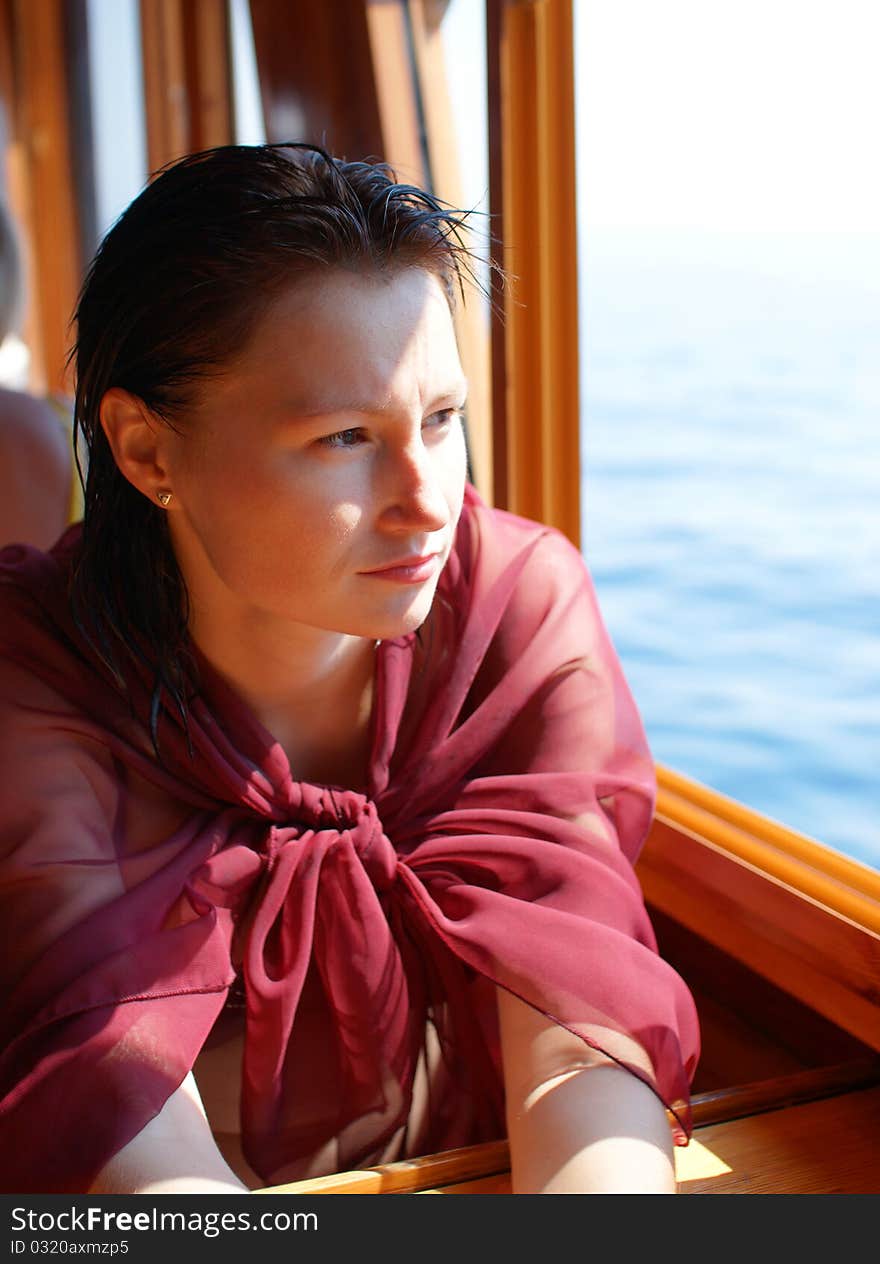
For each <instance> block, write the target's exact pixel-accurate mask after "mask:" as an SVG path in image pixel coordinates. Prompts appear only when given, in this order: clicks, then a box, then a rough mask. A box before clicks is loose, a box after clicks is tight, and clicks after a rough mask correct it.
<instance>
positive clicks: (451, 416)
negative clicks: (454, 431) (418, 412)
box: [431, 408, 461, 426]
mask: <svg viewBox="0 0 880 1264" xmlns="http://www.w3.org/2000/svg"><path fill="white" fill-rule="evenodd" d="M459 417H461V409H460V408H441V409H440V411H439V412H438V413H434V414H433V416H432V418H431V420H432V421H437V422H438V423H439V424H440V425H441V426H445V425H448V424H449V423H450V422H452V421H455V420H457V419H458V418H459Z"/></svg>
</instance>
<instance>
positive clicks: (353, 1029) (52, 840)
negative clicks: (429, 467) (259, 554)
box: [0, 485, 698, 1192]
mask: <svg viewBox="0 0 880 1264" xmlns="http://www.w3.org/2000/svg"><path fill="white" fill-rule="evenodd" d="M78 531H79V528H78V527H72V528H70V529H69V531H68V532H67V533H66V534H65V536H63V537H62V539H61V540H60V541H59V543H58V544H57V545H56V546H55V548H54V549H53V550H52V552H51V553H49V554H42V553H39V552H37V551H35V550H30V549H27V548H24V547H22V546H10V547H9V548H7V549H5V550H4V551H3V552H2V553H0V916H2V922H3V932H4V941H5V944H6V949H5V951H4V953H3V959H2V963H0V989H2V1010H0V1013H2V1017H0V1024H2V1055H0V1186H2V1188H3V1189H5V1190H7V1191H15V1192H27V1191H43V1192H52V1191H59V1192H63V1191H74V1192H75V1191H82V1190H84V1189H87V1188H88V1185H89V1183H90V1182H91V1181H92V1180H93V1179H94V1177H95V1175H96V1174H97V1173H98V1172H99V1171H100V1169H101V1168H102V1166H103V1165H104V1164H105V1163H106V1162H107V1161H108V1159H109V1158H110V1157H112V1155H113V1154H115V1153H116V1152H118V1151H119V1150H120V1149H121V1148H122V1147H123V1146H124V1145H125V1144H126V1143H127V1142H128V1141H129V1140H130V1139H131V1138H132V1137H133V1136H135V1135H136V1134H137V1133H138V1132H139V1131H140V1130H141V1128H143V1127H144V1125H145V1124H146V1123H147V1122H148V1121H149V1120H150V1119H151V1118H152V1117H153V1116H154V1115H155V1114H156V1113H157V1112H158V1111H159V1110H160V1109H161V1107H162V1105H163V1103H164V1102H165V1101H166V1100H167V1098H168V1097H169V1095H170V1094H171V1093H172V1092H173V1091H174V1090H175V1088H176V1087H177V1086H178V1085H179V1084H180V1083H181V1081H182V1080H183V1078H184V1077H185V1076H186V1074H187V1072H188V1071H189V1070H190V1069H191V1068H192V1066H193V1063H194V1061H195V1059H196V1057H197V1055H198V1054H199V1051H200V1050H201V1049H202V1047H203V1045H204V1044H205V1042H206V1040H207V1038H208V1037H209V1033H210V1032H211V1029H212V1027H214V1024H215V1022H216V1020H217V1019H218V1016H219V1015H221V1011H223V1012H226V1011H224V1005H226V1003H227V999H228V997H230V996H238V997H239V999H240V1000H241V1002H242V1004H243V1007H244V1056H243V1066H242V1083H241V1121H240V1122H241V1135H242V1144H243V1148H244V1153H245V1155H246V1157H247V1160H248V1163H249V1164H250V1165H251V1167H252V1168H253V1169H254V1171H255V1172H257V1173H258V1174H259V1175H260V1177H261V1178H262V1179H264V1180H265V1181H266V1183H267V1184H270V1183H277V1182H280V1181H282V1180H289V1179H294V1178H295V1177H296V1176H297V1175H300V1174H303V1173H308V1174H316V1173H317V1172H319V1171H321V1170H322V1164H323V1165H324V1166H325V1168H326V1167H327V1165H330V1170H336V1169H337V1168H347V1167H353V1166H357V1165H359V1164H363V1163H367V1162H370V1161H371V1159H372V1160H373V1161H374V1160H375V1156H376V1154H378V1153H380V1152H381V1149H382V1146H383V1144H385V1143H387V1142H388V1141H389V1139H392V1138H394V1137H397V1138H399V1139H400V1140H401V1146H402V1149H401V1153H409V1154H414V1153H425V1152H429V1151H435V1150H439V1149H442V1148H449V1147H451V1146H456V1145H465V1144H470V1143H473V1142H477V1141H481V1140H490V1139H493V1138H497V1137H500V1136H503V1135H504V1094H503V1085H502V1078H501V1059H500V1048H499V1040H498V1030H497V1017H496V1014H495V1004H494V999H495V992H494V985H496V984H500V985H501V986H502V987H503V988H506V989H509V990H510V991H511V992H513V993H515V994H516V995H517V996H519V997H521V998H522V999H523V1000H525V1001H526V1002H527V1003H528V1004H529V1005H531V1006H534V1007H535V1008H536V1009H538V1010H540V1011H541V1012H542V1013H543V1014H545V1015H547V1016H549V1017H550V1018H552V1019H553V1020H554V1021H555V1022H557V1023H559V1024H561V1025H563V1026H564V1027H566V1028H568V1029H569V1031H571V1032H573V1033H575V1034H576V1035H577V1036H579V1037H581V1038H582V1039H583V1040H584V1042H585V1043H586V1044H587V1045H589V1046H591V1047H593V1048H597V1049H601V1050H603V1051H605V1052H606V1053H607V1054H609V1056H611V1057H612V1058H614V1059H615V1060H616V1061H617V1062H619V1063H620V1064H621V1065H622V1066H624V1067H626V1068H627V1069H628V1070H630V1071H631V1072H632V1073H633V1074H635V1075H637V1076H639V1077H640V1078H641V1079H643V1080H644V1081H645V1082H647V1083H648V1084H649V1085H650V1086H651V1087H652V1088H653V1089H654V1091H655V1092H656V1093H657V1094H658V1095H659V1097H660V1098H661V1099H662V1100H663V1102H664V1103H665V1104H666V1105H667V1107H668V1108H669V1109H670V1110H671V1111H672V1112H673V1113H674V1117H675V1120H676V1123H675V1128H674V1132H675V1137H676V1140H677V1141H678V1142H679V1143H683V1142H684V1141H685V1140H686V1137H687V1135H688V1133H689V1128H690V1123H689V1116H688V1105H687V1102H688V1089H689V1083H690V1080H691V1078H692V1075H693V1071H694V1069H695V1064H696V1059H697V1054H698V1034H697V1023H696V1016H695V1011H694V1007H693V1002H692V1000H691V997H690V993H689V992H688V990H687V988H686V986H685V985H684V983H683V982H682V980H681V979H680V977H679V976H678V975H677V974H676V973H675V972H674V970H673V969H672V968H671V967H670V966H669V965H668V964H666V963H665V962H664V961H663V960H662V959H661V958H660V957H659V955H658V954H657V951H656V943H655V940H654V936H653V933H652V928H651V925H650V922H649V919H648V916H647V914H646V911H645V907H644V903H643V900H642V896H641V892H640V889H639V886H638V882H637V880H636V878H635V875H634V872H633V862H634V861H635V859H636V856H637V853H638V850H639V847H640V846H641V844H642V842H643V840H644V838H645V835H646V833H647V830H648V828H649V825H650V822H651V818H652V814H653V808H654V795H655V781H654V770H653V762H652V758H651V754H650V751H649V749H648V745H647V742H646V739H645V733H644V729H643V726H642V723H641V720H640V717H639V714H638V710H637V708H636V705H635V703H634V701H633V698H632V696H631V693H630V691H629V689H628V687H627V684H626V681H625V679H624V676H623V674H622V671H621V668H620V664H619V661H618V659H617V657H616V655H615V652H614V649H613V647H612V644H611V642H610V640H609V637H608V635H607V632H606V630H605V627H604V625H603V621H602V617H601V614H600V611H599V608H598V605H597V601H596V596H595V592H594V589H593V585H592V582H591V579H590V576H589V572H588V570H587V567H586V565H585V563H584V561H583V559H582V558H581V555H580V554H579V553H578V551H577V550H576V549H575V548H574V547H573V546H572V545H571V544H570V542H569V541H568V540H567V539H566V538H565V537H564V536H563V535H562V534H561V533H559V532H558V531H555V530H553V529H551V528H548V527H545V526H542V525H539V524H537V523H533V522H530V521H528V520H526V519H523V518H520V517H517V516H515V515H512V514H509V513H506V512H503V511H501V510H497V509H494V508H491V507H489V506H487V505H485V504H484V502H483V501H482V500H481V498H480V496H479V495H478V493H477V492H476V491H475V489H474V488H473V487H471V486H470V485H468V487H467V489H466V495H465V503H464V508H463V511H462V515H461V518H460V520H459V523H458V528H457V534H456V543H455V548H454V549H453V551H452V553H451V554H450V557H449V560H448V562H447V564H446V566H445V568H444V571H443V573H442V575H441V577H440V582H439V585H438V588H437V592H436V595H435V599H434V603H433V606H432V609H431V613H430V615H429V617H428V619H427V620H426V622H425V624H423V626H422V628H421V629H419V632H418V634H416V633H410V634H408V635H406V636H402V637H400V638H398V639H396V640H389V641H384V642H382V643H381V645H380V646H379V649H378V651H377V662H376V679H375V689H374V695H373V711H372V717H371V747H370V756H369V765H368V783H367V786H366V793H363V792H361V791H356V790H353V789H350V788H346V787H340V786H328V785H319V784H315V783H311V782H306V781H299V780H297V778H296V770H295V769H293V770H292V769H291V768H290V766H289V763H288V760H287V758H286V756H285V754H284V752H283V750H282V748H281V747H280V745H279V744H278V743H277V742H275V741H274V740H273V738H272V736H271V734H270V733H268V732H267V731H266V730H265V729H264V728H263V727H262V725H261V724H260V723H259V722H258V720H257V719H256V717H255V716H254V715H253V713H252V712H251V711H250V709H249V708H248V707H247V706H246V705H245V704H244V702H243V701H242V700H241V699H240V698H239V697H238V696H237V694H236V693H235V691H234V690H233V688H232V687H231V686H230V685H229V684H228V683H226V682H225V681H224V680H222V679H221V678H220V676H219V674H218V673H216V672H215V671H213V669H212V668H211V667H210V665H209V664H208V663H207V662H206V661H205V660H204V659H203V658H202V657H201V656H200V655H199V654H198V652H197V651H196V659H197V661H198V663H199V665H200V669H201V672H200V676H201V683H200V687H199V690H198V692H197V694H196V696H195V697H194V698H193V699H192V701H191V704H190V719H189V740H188V739H187V735H186V734H185V732H184V730H183V728H182V726H181V723H180V720H179V718H178V717H177V716H176V715H175V714H174V713H173V712H172V711H171V710H170V709H169V710H167V711H163V712H162V714H161V717H160V724H159V742H160V753H161V762H160V761H158V760H157V759H156V757H155V755H154V753H153V750H152V747H151V743H150V739H149V707H150V692H151V677H150V672H149V671H148V670H147V668H146V667H145V668H143V669H138V670H135V669H134V668H132V669H131V670H130V672H129V676H128V679H127V681H126V684H127V693H126V691H123V690H122V689H121V688H120V687H119V686H118V685H117V684H116V683H115V682H114V680H113V679H112V677H111V676H110V674H109V673H108V672H107V670H106V669H105V668H104V667H103V666H102V665H101V664H100V662H99V660H98V659H97V657H96V656H95V655H94V654H93V653H92V651H91V650H90V649H89V647H88V645H87V644H86V642H85V641H84V640H83V638H82V637H81V636H80V635H79V633H78V632H77V630H76V629H75V627H74V625H73V622H72V620H71V617H70V614H69V609H68V601H67V595H66V594H67V586H68V581H69V572H70V567H71V565H72V563H73V560H74V559H75V556H76V546H77V540H78ZM135 582H136V579H135ZM190 743H191V745H190ZM316 1023H317V1026H316ZM316 1031H320V1040H316V1038H315V1032H316ZM428 1046H430V1047H431V1049H432V1050H433V1060H434V1064H435V1066H436V1068H437V1071H436V1075H435V1076H434V1078H433V1079H432V1080H431V1081H430V1085H429V1090H428V1092H427V1096H426V1099H425V1104H424V1105H423V1107H422V1108H421V1109H420V1114H419V1119H418V1120H414V1118H413V1117H412V1116H413V1101H414V1091H415V1088H416V1085H417V1081H419V1077H420V1076H422V1075H423V1071H424V1066H425V1056H426V1049H427V1048H428ZM328 1155H329V1156H332V1157H330V1158H328V1157H327V1156H328ZM322 1156H323V1157H322Z"/></svg>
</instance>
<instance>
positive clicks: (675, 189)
mask: <svg viewBox="0 0 880 1264" xmlns="http://www.w3.org/2000/svg"><path fill="white" fill-rule="evenodd" d="M574 7H575V20H576V26H577V34H576V48H577V79H578V120H579V128H580V132H579V137H578V156H579V160H580V181H581V183H580V199H581V205H582V210H583V213H584V215H585V216H586V219H587V222H588V223H589V224H590V226H591V227H594V228H598V227H605V226H612V225H613V226H616V227H624V226H639V227H642V226H644V227H647V226H653V227H680V228H693V227H696V228H723V229H728V228H732V229H749V230H751V229H759V230H778V229H783V230H789V231H790V230H792V229H795V230H797V229H800V230H802V231H840V230H843V231H863V232H877V231H880V164H878V162H877V151H878V141H877V128H878V121H880V75H878V73H877V59H878V49H880V0H574Z"/></svg>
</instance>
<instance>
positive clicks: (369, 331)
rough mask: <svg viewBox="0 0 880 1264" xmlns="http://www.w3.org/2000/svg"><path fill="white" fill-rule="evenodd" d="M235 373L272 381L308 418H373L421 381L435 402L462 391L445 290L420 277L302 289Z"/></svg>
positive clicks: (337, 277) (359, 277) (268, 318)
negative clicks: (337, 414) (392, 396)
mask: <svg viewBox="0 0 880 1264" xmlns="http://www.w3.org/2000/svg"><path fill="white" fill-rule="evenodd" d="M236 367H237V368H239V369H240V370H243V371H244V375H245V376H248V375H249V374H248V370H250V372H251V373H252V374H253V375H254V376H261V375H264V376H265V375H268V377H269V378H270V379H271V380H272V381H273V382H275V383H276V384H277V385H278V387H279V389H280V390H281V391H283V393H284V396H285V402H286V403H287V405H289V407H290V408H291V410H292V411H296V412H297V413H298V414H300V415H303V416H308V415H310V414H312V415H317V414H323V413H327V412H334V411H361V412H368V411H374V410H377V409H379V408H381V407H382V405H383V402H384V401H385V400H386V398H387V397H388V396H389V393H393V392H394V391H395V389H396V387H398V386H399V385H401V384H411V383H412V382H413V380H414V379H418V382H419V386H420V389H421V390H422V391H424V392H427V393H432V394H436V393H437V392H441V393H456V392H460V391H461V390H462V389H463V382H464V378H463V374H462V370H461V363H460V360H459V357H458V350H457V346H456V342H455V330H454V326H453V322H452V315H451V312H450V310H449V305H448V303H447V300H446V296H445V294H444V292H443V289H442V286H441V283H440V282H439V281H438V280H437V278H436V277H435V276H433V275H432V274H430V273H427V272H425V271H424V270H422V269H417V268H408V269H405V270H401V271H399V272H396V273H394V274H392V275H390V276H387V275H378V276H374V275H373V274H367V275H364V274H362V273H350V272H347V271H343V270H342V269H334V270H332V271H329V272H327V273H326V274H323V275H321V276H320V277H314V278H311V279H303V280H300V281H298V282H297V283H295V284H294V285H292V286H290V287H289V288H288V289H286V290H284V291H282V293H281V294H280V295H279V296H278V298H277V299H276V300H275V302H274V303H272V305H271V306H270V307H269V308H268V309H267V311H266V312H265V313H264V315H263V316H262V317H261V319H260V321H259V322H258V324H257V326H256V327H255V329H254V331H253V334H252V336H251V338H250V340H249V342H248V345H247V347H246V348H244V349H243V353H242V356H241V357H240V358H239V359H238V360H237V365H236V366H232V368H233V374H234V373H235V368H236Z"/></svg>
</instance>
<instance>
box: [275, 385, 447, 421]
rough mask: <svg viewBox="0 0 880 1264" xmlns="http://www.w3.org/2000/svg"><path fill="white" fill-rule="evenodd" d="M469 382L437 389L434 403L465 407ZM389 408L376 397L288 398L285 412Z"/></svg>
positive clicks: (328, 413)
mask: <svg viewBox="0 0 880 1264" xmlns="http://www.w3.org/2000/svg"><path fill="white" fill-rule="evenodd" d="M467 393H468V383H467V381H466V380H465V379H464V378H462V379H461V380H460V381H458V382H455V383H454V384H453V385H452V386H450V387H449V388H448V389H446V390H443V391H437V392H436V393H435V394H434V395H433V398H432V405H433V406H436V405H437V404H442V403H445V402H446V401H447V400H456V401H457V402H458V407H459V408H463V407H464V404H465V401H466V399H467ZM387 409H388V401H387V399H386V400H384V401H379V400H375V399H358V400H338V399H327V400H321V401H318V400H314V399H311V400H307V399H292V400H288V401H287V404H286V407H285V412H287V413H289V414H290V415H291V416H294V417H298V418H302V419H303V420H307V419H308V418H310V417H330V416H332V415H333V414H335V413H362V414H364V415H365V416H370V415H373V414H376V413H383V412H386V411H387Z"/></svg>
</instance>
